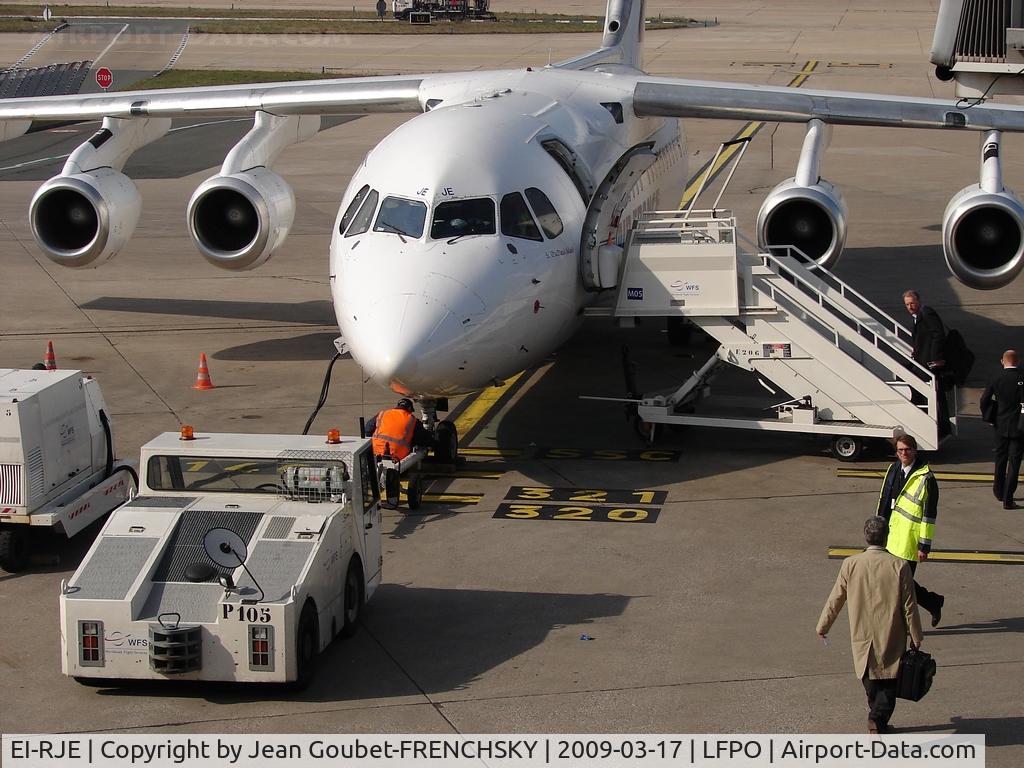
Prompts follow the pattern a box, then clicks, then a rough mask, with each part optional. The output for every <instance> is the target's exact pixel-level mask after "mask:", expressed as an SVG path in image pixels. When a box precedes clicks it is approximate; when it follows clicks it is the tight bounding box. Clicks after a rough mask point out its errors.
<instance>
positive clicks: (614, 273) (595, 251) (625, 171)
mask: <svg viewBox="0 0 1024 768" xmlns="http://www.w3.org/2000/svg"><path fill="white" fill-rule="evenodd" d="M657 159H658V155H657V154H656V153H655V151H654V143H653V142H645V143H643V144H637V145H636V146H635V147H633V148H631V149H629V150H627V151H626V152H625V153H624V154H623V155H622V157H620V158H619V159H618V161H616V163H615V165H613V166H612V168H611V170H610V171H608V174H607V175H606V176H605V177H604V180H603V181H602V182H601V183H600V184H599V185H598V187H597V189H596V190H595V191H594V196H593V197H592V198H590V205H589V206H588V207H587V215H586V218H585V219H584V220H583V235H582V238H581V240H580V274H581V276H582V278H583V285H584V287H585V288H586V289H587V290H588V291H600V290H603V289H605V288H614V287H615V286H616V284H617V283H618V280H619V267H620V265H621V263H622V248H621V247H620V246H619V245H617V244H616V243H615V231H616V229H617V228H618V226H619V219H620V217H621V216H622V210H623V208H624V206H625V202H626V196H627V195H628V194H629V191H630V190H631V189H632V188H633V187H634V185H636V183H637V182H638V181H639V180H640V177H641V176H642V175H643V173H644V171H646V170H647V169H648V168H650V167H651V166H652V165H653V164H654V161H655V160H657Z"/></svg>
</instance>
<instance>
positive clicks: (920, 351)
mask: <svg viewBox="0 0 1024 768" xmlns="http://www.w3.org/2000/svg"><path fill="white" fill-rule="evenodd" d="M903 306H905V307H906V308H907V312H909V313H910V315H911V317H913V318H914V330H913V344H914V360H916V361H917V362H919V363H920V364H921V365H923V366H924V367H925V368H927V369H928V370H930V371H931V372H932V373H934V374H935V394H936V402H937V404H938V407H937V409H936V412H937V418H938V422H939V437H943V436H945V435H948V434H949V431H950V427H949V406H948V404H947V403H946V392H945V387H944V386H943V385H942V374H943V373H945V370H946V328H945V326H943V324H942V318H940V317H939V313H938V312H936V311H935V310H934V309H932V308H931V307H926V306H925V305H924V304H922V303H921V296H920V294H918V292H917V291H905V292H904V293H903ZM913 402H916V403H917V404H918V405H923V404H924V403H923V402H918V400H917V399H915V400H914V401H913Z"/></svg>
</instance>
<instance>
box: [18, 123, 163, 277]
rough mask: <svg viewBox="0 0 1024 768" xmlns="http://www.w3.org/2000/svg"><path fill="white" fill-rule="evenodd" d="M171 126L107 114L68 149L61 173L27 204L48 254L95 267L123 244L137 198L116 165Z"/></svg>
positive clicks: (136, 212) (129, 233)
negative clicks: (90, 131)
mask: <svg viewBox="0 0 1024 768" xmlns="http://www.w3.org/2000/svg"><path fill="white" fill-rule="evenodd" d="M170 126H171V121H170V119H169V118H153V119H151V118H140V119H121V118H113V117H107V118H104V120H103V125H102V127H101V128H100V129H99V130H98V131H97V132H96V133H94V134H93V135H92V136H91V137H90V138H89V140H88V141H86V142H84V143H82V144H80V145H79V146H78V147H77V148H76V149H75V151H74V152H72V153H71V154H70V155H68V159H67V162H65V163H64V168H63V169H62V170H61V173H60V175H59V176H54V177H53V178H52V179H50V180H49V181H47V182H46V183H45V184H43V186H41V187H40V188H39V189H38V190H36V193H35V195H34V196H33V197H32V203H31V205H30V206H29V212H28V218H29V223H30V224H31V226H32V234H33V235H34V236H35V239H36V242H37V243H39V247H40V248H41V249H42V251H43V253H44V254H45V255H46V257H47V258H48V259H50V260H51V261H54V262H56V263H58V264H60V265H61V266H64V267H87V266H88V267H96V266H99V265H100V264H102V263H103V262H104V261H106V260H107V259H109V258H110V257H111V256H113V255H114V254H115V253H117V252H118V251H120V250H121V248H123V247H124V245H125V243H127V242H128V240H129V239H130V238H131V236H132V232H134V231H135V225H136V224H137V223H138V221H139V213H140V212H141V210H142V198H141V196H140V195H139V190H138V189H136V188H135V184H133V183H132V180H131V179H129V178H128V177H127V176H125V175H124V174H123V173H121V169H122V168H123V167H124V164H125V161H127V160H128V158H129V157H130V156H131V154H132V153H133V152H135V151H136V150H137V149H139V148H140V147H144V146H146V145H147V144H149V143H150V142H152V141H156V140H157V139H159V138H160V137H161V136H163V135H164V134H165V133H167V130H168V129H169V128H170Z"/></svg>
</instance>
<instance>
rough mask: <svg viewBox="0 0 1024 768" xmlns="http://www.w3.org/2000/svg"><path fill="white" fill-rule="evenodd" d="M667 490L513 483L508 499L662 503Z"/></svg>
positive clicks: (589, 502)
mask: <svg viewBox="0 0 1024 768" xmlns="http://www.w3.org/2000/svg"><path fill="white" fill-rule="evenodd" d="M667 498H668V491H620V490H612V489H608V488H602V489H596V488H542V487H538V486H531V485H513V486H512V487H511V488H509V489H508V493H506V494H505V499H506V500H508V501H559V502H565V501H571V502H574V503H576V504H579V503H581V502H582V503H583V504H664V503H665V500H666V499H667Z"/></svg>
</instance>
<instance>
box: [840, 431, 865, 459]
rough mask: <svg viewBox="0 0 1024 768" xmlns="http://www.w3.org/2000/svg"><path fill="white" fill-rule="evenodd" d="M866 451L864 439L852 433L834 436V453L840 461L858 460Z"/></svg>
mask: <svg viewBox="0 0 1024 768" xmlns="http://www.w3.org/2000/svg"><path fill="white" fill-rule="evenodd" d="M863 452H864V441H863V440H861V439H860V438H859V437H853V436H851V435H837V436H836V437H833V438H832V455H833V456H835V457H836V458H837V459H839V460H840V461H856V460H857V459H859V458H860V455H861V453H863Z"/></svg>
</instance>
